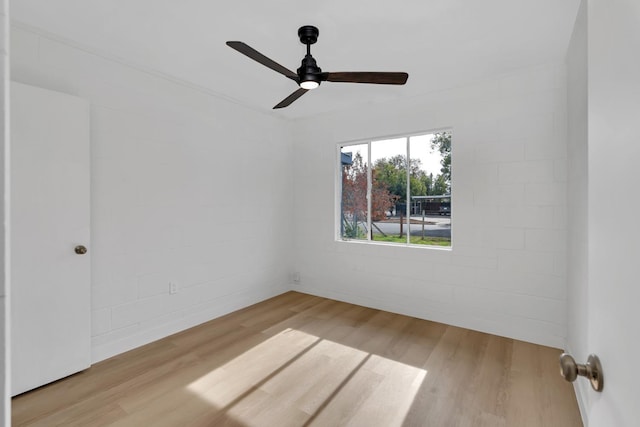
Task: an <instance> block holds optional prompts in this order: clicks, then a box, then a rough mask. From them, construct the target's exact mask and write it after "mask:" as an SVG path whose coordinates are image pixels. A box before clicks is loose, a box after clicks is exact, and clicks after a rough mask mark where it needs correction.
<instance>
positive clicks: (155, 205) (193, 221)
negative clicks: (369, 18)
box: [11, 25, 293, 361]
mask: <svg viewBox="0 0 640 427" xmlns="http://www.w3.org/2000/svg"><path fill="white" fill-rule="evenodd" d="M11 35H12V57H11V59H12V63H11V71H12V79H14V80H16V81H18V82H21V83H26V84H31V85H35V86H40V87H44V88H47V89H51V90H57V91H60V92H65V93H69V94H72V95H76V96H79V97H82V98H85V99H88V100H89V102H90V104H91V162H92V163H91V168H92V172H91V194H92V198H91V209H92V214H91V215H92V216H91V221H92V223H91V233H92V236H91V240H92V247H91V248H89V250H90V251H92V279H91V281H92V283H91V286H92V292H91V293H92V329H93V331H92V336H93V338H92V351H93V361H98V360H101V359H104V358H106V357H109V356H111V355H114V354H117V353H120V352H122V351H124V350H127V349H130V348H133V347H136V346H139V345H141V344H144V343H146V342H149V341H151V340H154V339H158V338H161V337H164V336H166V335H168V334H170V333H172V332H175V331H178V330H181V329H184V328H187V327H190V326H192V325H195V324H198V323H201V322H203V321H206V320H209V319H211V318H214V317H217V316H219V315H222V314H225V313H227V312H230V311H233V310H236V309H238V308H241V307H245V306H247V305H250V304H252V303H255V302H258V301H260V300H262V299H265V298H267V297H270V296H272V295H275V294H278V293H281V292H283V291H284V290H286V289H287V287H288V283H289V277H290V272H291V268H292V261H291V256H290V250H291V247H292V246H293V244H292V242H293V240H292V235H293V230H292V227H291V206H292V200H293V198H292V184H291V183H292V177H291V175H292V172H291V169H292V168H291V161H292V150H291V137H290V134H289V133H288V132H287V130H286V129H287V127H286V126H285V125H284V122H282V121H280V120H278V119H275V118H273V117H270V116H268V115H265V114H261V113H258V112H255V111H253V110H250V109H247V108H244V107H241V106H239V105H236V104H234V103H231V102H228V101H226V100H223V99H221V98H220V97H216V96H212V95H211V94H207V93H203V92H201V91H198V90H195V89H193V88H190V87H188V86H187V85H185V84H181V83H180V82H175V81H171V80H170V79H168V78H165V77H163V76H158V75H154V74H150V73H148V72H144V71H142V70H138V69H135V68H133V67H130V66H128V65H127V64H123V63H121V62H118V61H115V60H110V59H107V58H105V57H103V56H100V55H96V54H94V53H92V52H90V51H89V50H87V49H84V48H82V47H74V46H72V45H71V44H69V43H67V42H65V41H62V40H58V39H55V38H53V37H52V36H48V35H42V34H38V33H36V32H35V31H34V30H31V29H27V28H24V27H17V26H15V25H14V26H13V27H12V34H11ZM169 281H175V282H177V283H178V286H179V292H178V293H177V294H175V295H170V294H169Z"/></svg>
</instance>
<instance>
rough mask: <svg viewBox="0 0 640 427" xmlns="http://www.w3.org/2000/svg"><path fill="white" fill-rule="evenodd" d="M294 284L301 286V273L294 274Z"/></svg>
mask: <svg viewBox="0 0 640 427" xmlns="http://www.w3.org/2000/svg"><path fill="white" fill-rule="evenodd" d="M293 283H296V284H300V273H298V272H297V271H296V272H295V273H293Z"/></svg>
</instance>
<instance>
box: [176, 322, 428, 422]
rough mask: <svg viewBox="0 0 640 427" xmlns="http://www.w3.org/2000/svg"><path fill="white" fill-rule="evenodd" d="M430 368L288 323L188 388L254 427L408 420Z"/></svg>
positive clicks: (231, 415) (238, 419)
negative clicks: (273, 334) (390, 357)
mask: <svg viewBox="0 0 640 427" xmlns="http://www.w3.org/2000/svg"><path fill="white" fill-rule="evenodd" d="M426 375H427V371H426V370H424V369H420V368H417V367H414V366H410V365H407V364H404V363H401V362H398V361H394V360H392V359H388V358H385V357H382V356H379V355H376V354H370V353H367V352H365V351H361V350H358V349H357V348H353V347H349V346H346V345H343V344H339V343H336V342H333V341H329V340H326V339H322V338H319V337H317V336H314V335H311V334H307V333H305V332H301V331H298V330H295V329H287V330H284V331H282V332H281V333H279V334H277V335H275V336H273V337H271V338H270V339H268V340H266V341H264V342H262V343H260V344H258V345H257V346H255V347H253V348H251V349H250V350H248V351H246V352H244V353H243V354H241V355H239V356H238V357H236V358H234V359H233V360H230V361H229V362H227V363H226V364H224V365H223V366H221V367H219V368H217V369H215V370H214V371H211V372H209V373H207V374H206V375H204V376H202V377H201V378H199V379H197V380H196V381H194V382H192V383H191V384H189V385H188V386H187V390H189V391H190V392H191V393H194V394H196V395H197V396H198V397H199V398H200V399H202V400H204V401H206V402H208V403H209V404H211V405H212V406H215V407H216V408H218V409H219V410H220V411H224V412H226V414H227V415H228V416H230V417H232V418H233V419H235V420H237V421H238V422H240V423H243V424H245V425H247V426H250V427H254V426H258V425H265V426H267V425H279V426H285V425H298V426H302V425H318V426H322V425H340V424H344V422H346V421H347V420H348V422H349V424H350V425H351V424H353V425H368V426H370V425H385V426H401V425H402V422H403V420H404V418H405V416H406V414H407V413H408V411H409V409H410V408H411V404H412V403H413V400H414V398H415V395H416V393H417V392H418V390H419V388H420V385H421V384H422V382H423V380H424V378H425V377H426ZM256 420H259V421H256ZM258 423H259V424H258ZM372 423H373V424H372Z"/></svg>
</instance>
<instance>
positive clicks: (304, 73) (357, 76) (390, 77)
mask: <svg viewBox="0 0 640 427" xmlns="http://www.w3.org/2000/svg"><path fill="white" fill-rule="evenodd" d="M318 34H319V31H318V29H317V28H316V27H314V26H312V25H305V26H303V27H300V29H298V37H299V38H300V42H301V43H302V44H305V45H307V54H306V56H305V57H304V58H303V59H302V65H301V66H300V68H298V70H297V72H295V73H294V72H293V71H291V70H289V69H288V68H285V67H283V66H282V65H280V64H278V63H277V62H275V61H274V60H272V59H269V58H267V57H266V56H264V55H263V54H261V53H260V52H258V51H257V50H255V49H253V48H252V47H250V46H249V45H247V44H245V43H243V42H238V41H230V42H227V46H229V47H232V48H233V49H235V50H237V51H238V52H240V53H242V54H243V55H246V56H248V57H249V58H251V59H253V60H254V61H257V62H259V63H260V64H262V65H264V66H265V67H268V68H271V69H272V70H274V71H277V72H278V73H280V74H282V75H284V76H285V77H288V78H290V79H291V80H293V81H294V82H296V83H297V84H298V85H299V86H300V88H299V89H298V90H296V91H295V92H293V93H292V94H291V95H289V96H287V97H286V98H285V99H283V100H282V101H281V102H280V103H279V104H277V105H276V106H275V107H273V108H274V109H276V108H284V107H287V106H289V105H291V103H293V101H295V100H296V99H298V98H300V97H301V96H302V95H304V94H305V93H307V92H308V91H309V90H311V89H315V88H317V87H318V86H320V83H321V82H324V81H327V82H343V83H373V84H383V85H403V84H405V83H406V82H407V79H408V78H409V74H407V73H387V72H368V71H355V72H353V71H350V72H338V73H326V72H324V73H323V72H322V70H321V69H320V67H318V64H317V63H316V60H315V59H314V58H313V56H311V45H312V44H314V43H315V42H317V41H318Z"/></svg>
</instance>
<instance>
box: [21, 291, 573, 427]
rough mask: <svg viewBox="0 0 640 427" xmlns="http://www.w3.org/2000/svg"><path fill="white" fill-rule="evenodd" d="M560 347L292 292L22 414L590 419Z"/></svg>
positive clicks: (272, 420)
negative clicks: (562, 370)
mask: <svg viewBox="0 0 640 427" xmlns="http://www.w3.org/2000/svg"><path fill="white" fill-rule="evenodd" d="M559 353H560V351H559V350H556V349H553V348H548V347H542V346H538V345H533V344H528V343H524V342H521V341H515V340H511V339H506V338H500V337H496V336H492V335H487V334H483V333H479V332H474V331H470V330H466V329H461V328H456V327H453V326H447V325H443V324H439V323H434V322H428V321H425V320H419V319H415V318H412V317H407V316H401V315H397V314H392V313H388V312H384V311H380V310H373V309H369V308H365V307H360V306H355V305H351V304H346V303H342V302H336V301H332V300H328V299H324V298H319V297H314V296H310V295H304V294H300V293H295V292H289V293H286V294H284V295H281V296H278V297H276V298H273V299H270V300H268V301H265V302H263V303H260V304H257V305H254V306H251V307H248V308H246V309H243V310H240V311H238V312H235V313H232V314H230V315H227V316H225V317H222V318H220V319H216V320H214V321H211V322H208V323H206V324H203V325H200V326H198V327H195V328H192V329H190V330H187V331H184V332H182V333H179V334H176V335H173V336H170V337H168V338H165V339H163V340H160V341H157V342H155V343H152V344H149V345H147V346H144V347H141V348H138V349H136V350H133V351H130V352H128V353H125V354H122V355H119V356H117V357H114V358H111V359H109V360H106V361H104V362H101V363H98V364H96V365H94V366H93V367H91V368H90V369H88V370H87V371H85V372H82V373H80V374H77V375H74V376H72V377H69V378H67V379H64V380H61V381H58V382H56V383H53V384H50V385H48V386H45V387H42V388H40V389H37V390H34V391H32V392H29V393H26V394H23V395H21V396H18V397H16V398H14V399H13V425H14V426H83V427H84V426H91V427H93V426H102V425H110V426H135V427H146V426H153V427H161V426H180V427H183V426H233V427H242V426H247V427H248V426H251V427H253V426H268V427H282V426H330V427H334V426H341V425H349V426H366V427H375V426H381V427H392V426H436V427H440V426H491V427H500V426H517V427H523V426H544V427H547V426H554V427H555V426H558V427H571V426H581V425H582V423H581V421H580V416H579V413H578V407H577V403H576V399H575V396H574V394H573V389H572V387H571V385H570V384H568V383H565V382H564V380H562V379H561V377H560V375H559V372H558V371H559V368H558V360H557V359H558V355H559Z"/></svg>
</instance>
